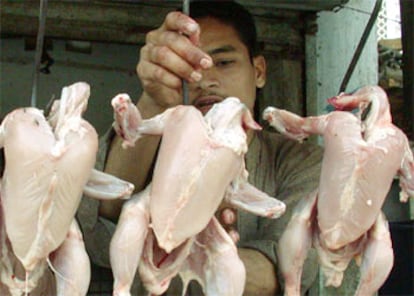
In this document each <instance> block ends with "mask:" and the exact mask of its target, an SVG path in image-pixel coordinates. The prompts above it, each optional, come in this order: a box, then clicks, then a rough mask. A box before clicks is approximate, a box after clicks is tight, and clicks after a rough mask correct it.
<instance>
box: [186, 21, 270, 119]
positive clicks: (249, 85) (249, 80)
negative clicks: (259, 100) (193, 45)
mask: <svg viewBox="0 0 414 296" xmlns="http://www.w3.org/2000/svg"><path fill="white" fill-rule="evenodd" d="M197 21H198V23H199V25H200V27H201V36H200V47H201V48H202V49H203V50H204V51H205V52H206V53H208V54H209V55H210V56H211V57H212V59H213V66H212V67H211V68H210V69H208V70H203V71H202V75H203V78H202V79H201V81H199V82H195V83H192V84H189V93H190V102H191V104H193V105H195V106H196V107H197V108H198V109H199V110H201V112H202V113H203V114H205V113H206V112H207V111H208V110H209V109H210V108H211V106H212V105H213V104H214V103H217V102H220V101H222V100H224V99H225V98H227V97H230V96H233V97H237V98H239V99H240V100H241V101H242V102H243V103H244V104H245V105H246V106H247V107H248V108H249V109H250V110H251V111H253V106H254V103H255V100H256V87H258V88H261V87H263V86H264V84H265V81H266V73H265V72H266V64H265V61H264V58H263V57H262V56H259V57H256V58H254V61H253V63H252V61H251V60H250V57H249V53H248V50H247V47H246V46H245V45H244V44H243V43H242V42H241V41H240V39H239V37H238V35H237V33H236V31H235V30H234V29H233V28H232V27H231V26H228V25H225V24H223V23H221V22H219V21H217V20H215V19H214V18H202V19H198V20H197Z"/></svg>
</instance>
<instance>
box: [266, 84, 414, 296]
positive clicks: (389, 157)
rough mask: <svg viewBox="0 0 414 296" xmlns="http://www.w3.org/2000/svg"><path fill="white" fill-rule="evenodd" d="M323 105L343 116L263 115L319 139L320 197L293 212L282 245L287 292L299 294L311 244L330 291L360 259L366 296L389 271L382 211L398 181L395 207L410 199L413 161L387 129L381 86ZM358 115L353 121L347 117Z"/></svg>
mask: <svg viewBox="0 0 414 296" xmlns="http://www.w3.org/2000/svg"><path fill="white" fill-rule="evenodd" d="M328 102H329V103H330V104H331V105H333V106H334V107H335V108H336V109H337V110H344V111H334V112H331V113H329V114H326V115H321V116H310V117H300V116H298V115H296V114H293V113H291V112H288V111H285V110H280V109H277V108H273V107H268V108H266V109H265V111H264V113H263V117H264V119H266V120H267V121H268V122H269V123H270V125H271V126H273V127H274V128H275V129H276V130H278V131H279V132H281V133H282V134H284V135H286V136H287V137H289V138H292V139H296V140H299V141H302V140H303V139H305V138H306V137H308V136H309V135H312V134H317V135H321V136H323V141H324V157H323V161H322V171H321V177H320V183H319V188H318V191H317V192H315V193H314V194H313V195H311V196H308V197H306V198H304V200H303V201H302V202H301V203H300V204H299V205H298V207H297V208H296V210H295V214H294V215H293V216H292V219H291V221H290V223H289V225H288V226H287V229H286V231H285V233H284V234H283V236H282V238H281V240H280V248H279V258H280V267H281V270H282V274H283V275H284V277H285V281H286V288H285V292H286V294H287V295H299V286H300V274H301V268H302V265H303V261H304V260H305V258H306V252H307V250H308V248H309V247H310V246H311V244H313V245H314V246H315V248H316V249H317V250H318V253H319V257H320V262H321V268H322V270H323V271H324V273H325V276H326V284H327V285H333V286H339V285H340V284H341V282H342V276H343V271H344V270H345V269H346V268H347V266H348V263H349V262H350V260H352V258H354V257H357V256H360V255H362V256H363V259H362V265H361V279H360V284H359V286H358V289H357V291H356V295H371V294H373V293H375V292H376V291H377V290H378V289H379V288H380V287H381V285H382V284H383V283H384V281H385V280H386V278H387V277H388V274H389V272H390V270H391V268H392V265H393V252H392V244H391V238H390V234H389V230H388V224H387V221H386V219H385V217H384V215H383V214H382V213H381V207H382V205H383V203H384V200H385V198H386V196H387V194H388V191H389V189H390V187H391V184H392V181H393V178H394V177H395V176H398V177H399V180H400V186H401V194H400V197H401V198H400V200H401V201H407V199H408V197H413V196H414V160H413V154H412V151H411V149H410V146H409V142H408V139H407V137H406V135H405V134H404V133H403V132H402V131H401V130H400V129H399V128H398V127H396V126H395V125H393V123H392V119H391V114H390V107H389V102H388V98H387V95H386V93H385V92H384V91H383V90H382V89H381V88H380V87H377V86H367V87H363V88H361V89H359V90H358V91H356V92H355V93H353V94H340V95H338V96H336V97H333V98H331V99H329V100H328ZM355 108H359V113H357V114H356V115H354V114H352V113H350V112H347V111H345V110H353V109H355Z"/></svg>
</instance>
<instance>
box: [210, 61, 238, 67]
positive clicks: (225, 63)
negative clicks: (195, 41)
mask: <svg viewBox="0 0 414 296" xmlns="http://www.w3.org/2000/svg"><path fill="white" fill-rule="evenodd" d="M233 63H234V60H220V61H216V62H215V63H214V64H215V66H216V67H225V66H228V65H231V64H233Z"/></svg>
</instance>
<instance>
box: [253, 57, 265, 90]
mask: <svg viewBox="0 0 414 296" xmlns="http://www.w3.org/2000/svg"><path fill="white" fill-rule="evenodd" d="M253 65H254V69H255V72H256V87H257V88H262V87H263V86H264V85H265V84H266V59H265V58H264V56H262V55H258V56H256V57H254V58H253Z"/></svg>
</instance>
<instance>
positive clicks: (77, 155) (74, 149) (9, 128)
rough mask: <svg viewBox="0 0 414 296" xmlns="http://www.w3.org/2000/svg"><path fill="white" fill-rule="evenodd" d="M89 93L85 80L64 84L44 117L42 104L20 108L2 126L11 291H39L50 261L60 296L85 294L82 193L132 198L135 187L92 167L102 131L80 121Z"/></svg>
mask: <svg viewBox="0 0 414 296" xmlns="http://www.w3.org/2000/svg"><path fill="white" fill-rule="evenodd" d="M89 94H90V88H89V85H88V84H86V83H83V82H79V83H75V84H73V85H71V86H68V87H65V88H63V90H62V96H61V98H60V100H58V101H55V103H54V105H53V107H52V110H51V113H50V115H49V117H48V118H47V119H46V118H45V117H44V115H43V112H42V111H41V110H39V109H37V108H34V107H28V108H19V109H16V110H14V111H12V112H11V113H9V114H8V115H7V116H6V117H5V119H4V121H3V122H2V124H1V126H0V148H4V154H5V170H4V175H3V178H2V184H1V206H2V225H1V227H2V229H3V230H4V233H3V232H2V236H3V239H2V246H1V248H2V254H1V255H2V258H1V262H0V264H2V266H1V270H0V273H1V274H0V276H1V279H2V284H3V285H6V286H8V288H9V290H10V292H11V291H15V292H13V295H20V294H22V293H24V292H25V293H28V292H30V291H31V290H33V289H35V288H36V287H37V285H38V284H39V282H38V280H39V279H40V278H41V277H42V274H43V272H44V270H45V269H46V268H47V263H48V262H49V265H50V267H51V269H52V270H53V271H54V272H55V276H56V286H57V290H58V295H85V294H86V292H87V289H88V286H89V277H90V270H89V269H90V266H89V258H88V255H87V254H86V251H85V248H84V245H83V239H82V234H81V232H80V230H79V227H78V225H77V223H76V221H75V220H74V216H75V212H76V210H77V208H78V205H79V202H80V199H81V197H82V193H83V192H85V194H87V195H89V196H92V197H97V198H118V197H125V198H128V197H129V196H130V194H131V192H132V190H133V185H132V184H130V183H127V182H124V181H122V180H119V179H117V178H115V177H112V176H110V175H106V174H104V173H102V172H99V171H96V170H94V169H93V166H94V164H95V159H96V152H97V148H98V136H97V133H96V131H95V129H94V128H93V127H92V125H90V124H89V123H88V122H87V121H86V120H84V119H83V118H82V114H83V112H84V111H85V110H86V106H87V102H88V98H89ZM8 255H10V256H8ZM74 257H76V258H77V259H76V261H74V260H73V258H74ZM16 258H17V259H18V260H15V259H16ZM10 260H12V261H10ZM10 262H13V264H12V265H10ZM75 262H78V264H74V263H75ZM6 265H8V266H9V267H10V268H6ZM19 270H23V271H24V276H23V278H21V273H19ZM5 277H6V278H7V281H5V280H4V278H5ZM22 282H23V283H24V285H23V286H22ZM62 287H64V288H62ZM51 294H54V293H51Z"/></svg>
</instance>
